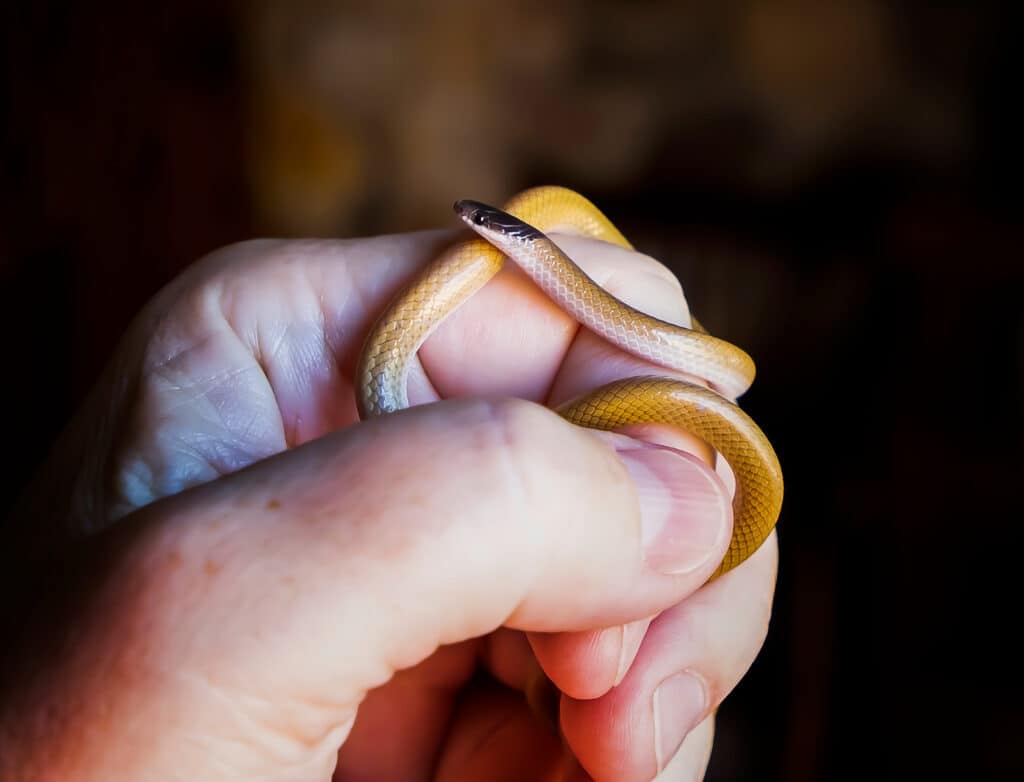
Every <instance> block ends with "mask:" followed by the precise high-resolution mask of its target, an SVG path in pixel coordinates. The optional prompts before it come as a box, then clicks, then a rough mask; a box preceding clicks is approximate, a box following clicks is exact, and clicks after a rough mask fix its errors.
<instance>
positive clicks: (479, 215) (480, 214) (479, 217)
mask: <svg viewBox="0 0 1024 782" xmlns="http://www.w3.org/2000/svg"><path fill="white" fill-rule="evenodd" d="M472 220H473V223H474V224H475V225H483V224H484V223H486V222H487V216H486V215H485V214H484V210H483V209H477V210H476V211H475V212H473V217H472Z"/></svg>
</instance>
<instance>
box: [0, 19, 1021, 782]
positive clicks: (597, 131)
mask: <svg viewBox="0 0 1024 782" xmlns="http://www.w3.org/2000/svg"><path fill="white" fill-rule="evenodd" d="M19 6H20V7H19ZM0 14H2V15H3V16H2V17H0V18H3V22H4V23H3V38H2V39H0V40H2V41H3V59H4V77H3V82H2V89H3V92H4V96H3V97H4V100H3V106H4V107H5V108H6V118H5V121H4V123H3V128H2V133H3V156H2V165H3V169H2V176H0V178H2V181H3V189H4V205H3V212H2V217H0V221H2V222H0V254H2V256H0V296H2V306H0V335H2V343H0V344H2V350H3V356H4V361H3V365H4V367H5V368H4V370H3V373H2V376H3V382H2V383H0V386H2V387H3V391H2V393H3V396H4V402H5V404H4V406H3V408H2V409H3V410H4V412H5V416H4V422H3V432H4V438H3V442H4V450H5V451H6V453H7V458H6V459H5V461H6V462H7V464H8V466H7V467H5V469H4V471H3V475H2V478H0V482H2V485H3V490H4V491H3V498H4V501H5V502H9V500H10V498H12V497H13V495H14V494H15V493H16V491H17V489H18V487H19V486H20V485H22V484H23V483H24V481H25V480H26V479H27V477H28V475H29V473H30V472H31V470H32V469H33V468H34V467H35V465H36V464H37V463H38V462H39V461H40V460H41V458H42V457H43V455H44V453H45V450H46V448H47V447H48V445H49V443H50V442H51V441H52V439H53V437H54V436H55V435H56V433H57V432H58V431H59V430H60V429H61V428H62V426H63V425H64V424H65V422H66V421H67V419H68V417H69V416H70V415H71V413H72V412H73V410H74V409H75V407H76V406H77V405H78V404H79V402H80V400H81V399H82V397H83V395H84V393H85V392H86V391H87V389H88V387H89V386H90V384H91V383H92V381H93V380H94V378H95V377H96V375H97V373H98V371H99V369H100V367H101V365H102V363H103V361H104V359H105V357H106V356H107V355H108V354H109V353H110V352H111V350H112V348H113V345H114V343H115V342H116V340H117V339H118V337H119V335H120V333H121V332H122V331H123V330H124V328H125V327H126V325H127V323H128V321H129V319H130V318H131V317H132V315H133V314H134V313H135V312H136V311H137V310H138V309H139V308H140V306H141V305H142V304H143V303H144V302H145V301H146V300H147V299H148V298H149V297H150V296H151V295H152V294H153V293H154V292H155V291H156V290H157V289H158V288H159V287H160V286H161V285H162V284H164V283H165V282H167V281H168V280H169V279H171V278H172V277H174V276H175V275H176V274H177V273H178V272H180V271H181V270H182V269H183V268H184V267H185V266H186V265H187V264H189V263H191V262H192V261H194V260H195V259H197V258H198V257H200V256H201V255H203V254H204V253H206V252H208V251H210V250H212V249H214V248H216V247H218V246H220V245H223V244H226V243H229V242H232V241H236V240H240V239H244V238H248V237H252V236H256V235H268V234H273V235H283V236H289V235H295V236H298V235H331V236H349V235H357V234H369V233H375V232H392V231H400V230H408V229H418V228H426V227H433V226H441V225H453V222H452V217H451V214H450V203H451V202H452V201H453V200H454V199H455V198H458V197H472V198H477V199H481V200H485V201H491V202H501V201H503V200H504V199H505V198H506V197H507V196H509V195H511V194H512V193H514V192H516V191H518V190H519V189H521V188H523V187H526V186H529V185H534V184H541V183H558V184H564V185H567V186H570V187H573V188H575V189H578V190H580V191H581V192H583V193H585V194H586V195H588V196H589V197H590V198H592V199H593V200H594V201H596V202H597V204H598V205H599V206H601V207H602V208H603V209H604V210H605V211H606V212H607V213H608V214H609V216H611V218H612V219H613V220H614V221H615V222H616V223H618V225H619V226H620V227H621V228H622V229H623V231H624V232H625V233H626V235H627V236H629V237H630V238H631V239H632V240H633V241H634V243H635V244H636V245H637V246H638V247H639V248H640V249H642V250H644V251H645V252H648V253H650V254H652V255H654V256H656V257H658V258H660V259H661V260H662V261H664V262H665V263H666V264H669V265H670V266H672V267H673V269H675V270H676V272H677V273H678V274H679V276H680V278H681V279H682V281H683V284H684V286H685V288H686V291H687V294H688V298H689V300H690V302H691V305H692V306H693V308H694V311H695V312H696V313H697V315H698V316H699V317H700V318H701V320H702V321H703V322H704V323H705V324H707V325H708V327H709V328H710V330H711V331H712V332H713V333H716V334H719V335H721V336H723V337H725V338H727V339H729V340H731V341H733V342H735V343H737V344H739V345H741V346H743V347H744V348H746V349H747V350H748V351H749V352H750V353H751V354H752V355H753V356H754V357H755V359H756V360H757V363H758V370H759V377H758V381H757V382H756V383H755V385H754V388H753V390H752V391H750V393H749V394H748V395H747V396H746V397H745V398H744V406H745V407H746V409H748V410H749V411H750V412H751V413H752V414H753V416H754V418H755V419H756V420H757V421H758V422H759V423H760V424H761V426H762V427H763V428H764V429H765V431H766V432H767V433H768V435H769V436H770V438H771V439H772V440H773V442H774V443H775V445H776V447H777V449H778V453H779V457H780V459H781V461H782V465H783V468H784V470H785V474H786V479H787V494H786V504H785V507H784V509H783V515H782V519H781V522H780V527H779V529H780V539H781V544H782V568H781V573H780V581H779V591H778V596H777V601H776V612H775V618H774V622H773V625H772V629H771V633H770V636H769V639H768V642H767V645H766V646H765V649H764V652H763V653H762V655H761V656H760V658H759V659H758V661H757V663H756V664H755V666H754V668H753V669H752V671H751V673H750V675H749V676H748V677H747V678H746V679H745V680H744V681H743V682H742V684H741V685H740V686H739V688H738V689H737V691H736V692H735V694H734V695H733V696H732V697H731V698H730V699H729V700H728V701H727V702H726V704H725V705H724V707H723V708H722V710H721V713H720V719H719V723H718V724H719V730H718V740H717V743H716V746H715V751H714V756H713V759H712V766H711V771H710V772H709V776H708V778H709V779H711V780H733V779H757V780H817V779H879V778H906V779H920V778H931V779H945V778H956V779H972V780H973V779H1021V778H1024V750H1022V744H1024V739H1022V737H1024V712H1022V708H1021V702H1020V697H1021V694H1022V693H1021V689H1020V687H1019V678H1018V677H1017V676H1016V675H1014V674H1013V673H1012V672H1013V669H1014V668H1015V667H1016V666H1017V665H1018V664H1019V661H1020V656H1019V655H1020V651H1019V646H1018V645H1017V644H1016V642H1015V641H1014V640H1013V638H1014V635H1015V631H1016V629H1017V626H1018V625H1019V624H1020V620H1021V610H1020V608H1019V605H1018V604H1017V601H1018V600H1019V597H1020V593H1021V590H1020V589H1018V588H1017V581H1018V579H1017V578H1016V576H1017V573H1018V571H1019V568H1020V565H1019V563H1018V562H1016V561H1015V557H1016V554H1017V552H1019V551H1020V550H1021V546H1022V544H1024V536H1022V533H1021V531H1020V526H1021V521H1022V517H1024V514H1022V512H1021V508H1020V504H1019V498H1020V494H1021V488H1022V484H1024V467H1022V459H1021V451H1022V445H1024V440H1022V434H1021V433H1022V418H1024V401H1022V400H1024V394H1022V385H1024V307H1022V305H1021V298H1022V292H1024V285H1022V283H1024V258H1022V253H1021V238H1022V230H1021V225H1020V223H1019V222H1018V219H1019V216H1020V209H1019V207H1020V206H1021V197H1020V178H1019V175H1018V173H1017V170H1016V169H1017V167H1016V157H1017V155H1016V152H1017V148H1018V147H1019V145H1020V140H1019V139H1020V132H1019V131H1020V127H1019V125H1015V124H1014V123H1013V114H1014V112H1013V111H1012V107H1013V104H1014V103H1017V102H1019V92H1020V90H1019V77H1011V76H1010V75H1009V74H1010V73H1012V69H1013V67H1014V66H1013V62H1015V61H1017V60H1019V59H1020V58H1019V57H1017V56H1016V54H1015V53H1014V52H1015V47H1017V46H1019V42H1018V39H1019V34H1017V33H1015V32H1014V28H1013V27H1011V25H1010V23H1009V19H1008V14H1007V13H1006V12H1005V10H1004V7H1003V6H1001V5H999V4H996V3H991V2H975V3H966V2H965V3H958V2H941V3H929V2H922V1H917V0H896V1H895V2H883V0H838V1H837V2H822V1H821V0H783V1H781V2H771V3H769V2H756V1H755V0H722V1H720V2H696V1H691V2H656V1H648V2H630V3H612V2H597V1H593V0H591V1H590V2H582V1H580V2H557V1H556V0H545V1H544V2H534V1H533V0H504V2H500V3H480V2H476V3H473V2H464V1H462V0H433V2H432V3H429V4H416V3H406V2H398V0H376V2H375V3H374V4H373V5H372V8H371V7H370V4H366V3H354V2H344V1H343V0H301V1H296V2H290V3H286V2H271V0H259V1H258V2H249V3H243V4H237V5H231V4H227V3H217V2H199V1H198V0H179V1H178V2H176V3H173V4H146V3H136V4H132V5H128V4H122V3H111V2H94V3H88V4H87V3H77V4H76V3H67V2H65V3H58V2H36V3H32V4H28V3H23V4H14V5H13V6H9V7H7V8H6V9H5V10H4V11H0Z"/></svg>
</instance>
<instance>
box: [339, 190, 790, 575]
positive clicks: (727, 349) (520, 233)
mask: <svg viewBox="0 0 1024 782" xmlns="http://www.w3.org/2000/svg"><path fill="white" fill-rule="evenodd" d="M455 210H456V212H457V213H458V215H459V217H461V218H462V220H463V221H464V222H465V223H466V224H467V225H468V226H469V227H470V228H472V229H473V230H474V231H476V233H478V234H479V235H480V236H482V237H483V239H473V240H470V241H466V242H461V243H459V244H456V245H455V246H453V247H451V248H449V249H448V250H447V251H445V252H444V253H442V254H441V255H440V256H438V257H437V258H436V259H435V260H434V261H433V262H432V263H431V264H429V265H428V266H427V267H426V268H425V269H424V270H423V272H422V274H421V275H420V276H419V277H418V278H417V279H416V280H415V281H413V282H412V283H411V284H410V285H409V286H408V287H407V288H406V289H405V290H404V291H402V292H401V293H400V294H399V295H398V296H397V297H396V298H395V299H394V300H393V301H392V302H391V304H390V305H389V306H388V308H387V309H386V310H385V311H384V313H383V314H382V315H381V317H380V318H379V320H378V321H377V323H376V325H374V327H373V328H372V329H371V330H370V333H369V335H368V336H367V339H366V343H365V346H364V347H363V352H362V354H361V357H360V360H359V366H358V368H357V371H356V403H357V405H358V408H359V415H360V417H361V418H363V419H366V418H369V417H372V416H376V415H381V414H384V413H388V412H393V411H395V410H401V409H403V408H405V407H408V405H409V401H408V397H407V393H406V383H407V378H408V370H409V363H410V362H411V361H412V360H413V358H414V357H415V355H416V352H417V351H418V350H419V348H420V345H422V344H423V341H424V340H425V339H426V338H427V336H429V334H430V333H431V332H432V331H433V330H434V328H436V327H437V325H438V324H439V323H440V322H441V321H442V320H444V318H445V317H447V316H448V314H449V313H451V312H452V311H453V310H454V309H455V308H456V307H458V306H459V305H460V304H462V302H464V301H466V299H468V298H469V297H470V296H472V295H473V294H474V293H475V292H476V291H478V290H479V289H480V288H481V287H483V285H484V284H485V283H486V282H487V281H488V280H490V279H491V278H492V277H493V276H494V275H495V274H497V272H498V271H499V270H500V269H501V267H502V264H503V263H504V259H505V257H506V256H507V257H509V258H511V259H512V260H513V261H515V262H516V264H518V265H519V266H520V267H521V268H522V269H523V271H524V272H526V274H528V275H529V276H530V277H531V278H532V279H533V281H534V282H535V283H536V284H537V285H538V286H539V287H540V288H541V289H542V290H543V291H544V292H545V293H546V294H547V295H548V296H549V297H550V298H551V299H552V300H553V301H554V302H555V303H556V304H558V306H559V307H561V308H562V309H563V310H565V311H566V312H567V313H569V314H570V315H572V316H573V317H574V318H575V319H576V320H577V321H579V322H580V323H581V324H582V325H584V326H585V327H587V328H588V329H590V330H591V331H594V332H595V333H597V334H599V335H600V336H602V337H603V338H604V339H606V340H608V341H609V342H611V343H613V344H615V345H617V346H618V347H620V348H622V349H623V350H626V351H627V352H629V353H632V354H634V355H636V356H639V357H640V358H644V359H647V360H649V361H651V362H653V363H655V364H659V365H661V366H664V367H667V368H669V369H673V370H677V371H680V372H685V373H688V374H690V375H694V376H696V377H700V378H703V379H705V380H706V381H707V382H708V383H709V385H710V386H711V389H713V390H709V389H707V388H704V387H703V386H699V385H694V384H691V383H686V382H684V381H682V380H675V379H669V378H664V377H650V376H648V377H635V378H629V379H626V380H619V381H617V382H614V383H609V384H608V385H605V386H602V387H601V388H598V389H596V390H594V391H591V392H590V393H588V394H585V395H584V396H582V397H579V398H577V399H574V400H572V401H571V402H568V403H566V404H564V405H562V406H561V407H560V408H559V409H558V413H559V414H560V415H562V416H563V417H564V418H566V419H567V420H569V421H571V422H573V423H575V424H579V425H581V426H586V427H590V428H593V429H616V428H619V427H624V426H628V425H630V424H644V423H661V424H669V425H672V426H678V427H679V428H681V429H684V430H686V431H688V432H690V433H692V434H694V435H696V436H697V437H699V438H701V439H702V440H704V441H705V442H707V443H708V445H710V446H711V447H712V448H714V449H715V450H716V451H717V452H718V453H720V454H721V455H722V457H723V458H724V459H725V460H726V462H727V463H728V464H729V467H730V468H731V469H732V472H733V474H734V475H735V478H736V491H735V495H734V497H733V534H732V541H731V542H730V544H729V550H728V551H727V552H726V555H725V558H724V559H723V560H722V563H721V565H719V567H718V570H717V571H716V572H715V574H714V575H715V576H718V575H720V574H721V573H724V572H726V571H727V570H731V569H732V568H734V567H736V566H737V565H738V564H740V563H741V562H742V561H743V560H745V559H746V558H747V557H749V556H750V555H751V554H753V553H754V551H756V550H757V548H758V547H759V546H760V545H761V543H762V542H764V540H765V538H767V537H768V535H769V533H771V531H772V529H773V528H774V526H775V522H776V520H777V519H778V517H779V511H780V510H781V507H782V470H781V468H780V466H779V461H778V459H777V458H776V456H775V452H774V451H773V450H772V446H771V444H770V443H769V442H768V439H767V438H766V437H765V436H764V434H763V433H762V432H761V430H760V429H759V428H758V426H757V424H755V423H754V422H753V420H751V418H750V417H749V416H748V415H747V414H746V413H744V412H743V411H742V410H740V409H739V407H737V406H736V405H735V404H734V403H733V402H732V401H731V398H735V397H737V396H739V395H740V394H742V393H743V392H744V391H746V390H747V388H749V386H750V384H751V382H753V379H754V362H753V361H752V360H751V359H750V357H749V356H748V355H747V354H746V353H744V352H743V351H742V350H740V349H739V348H737V347H735V346H733V345H731V344H729V343H728V342H725V341H723V340H720V339H716V338H715V337H712V336H711V335H709V334H707V333H706V332H705V331H704V330H703V328H702V327H700V326H699V324H697V323H696V321H694V323H693V328H692V329H687V328H684V327H682V326H676V325H673V324H671V323H667V322H665V321H662V320H658V319H657V318H654V317H651V316H650V315H646V314H644V313H642V312H640V311H638V310H636V309H633V308H632V307H630V306H629V305H627V304H624V303H623V302H621V301H619V300H618V299H616V298H615V297H614V296H612V295H611V294H609V293H608V292H607V291H605V290H604V289H603V288H601V287H600V286H599V285H598V284H597V283H595V282H594V281H593V280H592V279H590V277H588V276H587V274H586V273H585V272H584V271H583V270H582V269H580V268H579V267H578V266H577V265H576V264H575V263H574V262H573V261H572V260H571V259H570V258H569V257H568V256H566V255H565V254H564V253H563V252H562V251H561V250H559V249H558V247H557V246H556V245H555V244H554V243H553V242H552V241H551V240H550V239H548V238H547V237H546V236H545V235H544V233H545V232H551V231H560V232H563V233H574V234H579V235H582V236H587V237H591V238H594V239H601V240H603V241H606V242H610V243H612V244H617V245H619V246H621V247H626V248H629V249H632V246H631V245H630V243H629V242H628V241H626V238H625V237H624V236H623V235H622V234H621V233H619V231H618V229H617V228H615V226H614V225H612V223H611V222H610V221H609V220H608V218H607V217H605V216H604V215H603V214H602V213H601V212H600V211H599V210H598V209H597V207H595V206H594V205H593V204H591V203H590V201H588V200H587V199H585V198H584V197H583V196H581V195H579V194H578V193H574V192H573V191H571V190H566V189H565V188H561V187H538V188H533V189H531V190H526V191H523V192H522V193H520V194H519V195H517V196H515V197H514V198H513V199H512V200H510V201H509V202H508V203H506V204H505V206H504V209H503V210H499V209H495V208H494V207H491V206H487V205H485V204H481V203H478V202H476V201H459V202H457V203H456V204H455Z"/></svg>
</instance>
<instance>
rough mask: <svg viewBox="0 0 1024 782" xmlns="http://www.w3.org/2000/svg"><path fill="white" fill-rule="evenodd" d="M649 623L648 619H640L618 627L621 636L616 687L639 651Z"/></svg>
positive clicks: (624, 676)
mask: <svg viewBox="0 0 1024 782" xmlns="http://www.w3.org/2000/svg"><path fill="white" fill-rule="evenodd" d="M650 624H651V620H650V619H640V620H638V621H636V622H630V623H629V624H624V625H622V626H621V627H620V628H619V631H620V632H621V633H622V636H621V639H620V643H619V664H618V668H617V669H616V671H615V686H616V687H618V686H619V685H620V684H622V680H623V679H624V678H626V674H627V673H629V666H631V665H632V664H633V660H635V659H636V654H637V652H639V651H640V644H641V643H643V640H644V636H646V635H647V628H648V627H649V626H650Z"/></svg>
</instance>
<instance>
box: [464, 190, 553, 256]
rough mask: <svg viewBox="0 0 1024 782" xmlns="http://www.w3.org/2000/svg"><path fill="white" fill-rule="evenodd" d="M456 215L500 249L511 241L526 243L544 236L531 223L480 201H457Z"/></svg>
mask: <svg viewBox="0 0 1024 782" xmlns="http://www.w3.org/2000/svg"><path fill="white" fill-rule="evenodd" d="M455 213H456V214H457V215H458V216H459V217H460V218H461V219H462V222H464V223H465V224H466V225H468V226H469V227H470V228H472V229H473V230H474V231H476V232H477V233H478V234H480V235H481V236H482V237H483V238H484V239H487V240H488V241H489V242H491V243H492V244H494V245H497V246H498V247H500V246H502V245H503V244H507V243H508V242H510V241H519V242H526V241H532V240H534V239H538V238H543V236H544V234H542V233H541V232H540V231H538V230H537V229H536V228H534V227H533V226H532V225H530V224H529V223H524V222H523V221H522V220H520V219H519V218H518V217H515V216H513V215H510V214H509V213H508V212H503V211H501V210H500V209H498V208H497V207H495V206H490V205H488V204H484V203H481V202H480V201H470V200H469V199H463V200H461V201H456V202H455Z"/></svg>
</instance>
